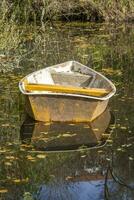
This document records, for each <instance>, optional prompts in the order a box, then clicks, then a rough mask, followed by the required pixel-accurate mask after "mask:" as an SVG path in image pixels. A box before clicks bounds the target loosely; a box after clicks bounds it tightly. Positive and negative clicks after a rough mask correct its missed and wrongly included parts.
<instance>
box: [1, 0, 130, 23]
mask: <svg viewBox="0 0 134 200" xmlns="http://www.w3.org/2000/svg"><path fill="white" fill-rule="evenodd" d="M133 13H134V1H132V0H118V1H117V0H71V1H70V0H1V1H0V20H4V21H5V20H7V21H14V22H16V23H19V24H20V23H23V24H24V23H28V22H34V23H44V22H46V21H48V20H50V21H54V20H83V21H102V20H104V21H105V20H107V21H109V20H114V21H119V20H133V19H134V14H133Z"/></svg>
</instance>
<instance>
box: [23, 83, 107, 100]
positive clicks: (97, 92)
mask: <svg viewBox="0 0 134 200" xmlns="http://www.w3.org/2000/svg"><path fill="white" fill-rule="evenodd" d="M25 90H26V91H28V92H33V91H51V92H56V93H67V94H81V95H88V96H96V97H101V96H105V95H107V94H108V93H109V92H110V91H109V90H107V89H103V88H80V87H71V86H69V87H67V86H61V85H49V84H30V83H29V84H27V83H25Z"/></svg>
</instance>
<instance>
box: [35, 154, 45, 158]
mask: <svg viewBox="0 0 134 200" xmlns="http://www.w3.org/2000/svg"><path fill="white" fill-rule="evenodd" d="M36 157H37V158H46V155H44V154H38V155H37V156H36Z"/></svg>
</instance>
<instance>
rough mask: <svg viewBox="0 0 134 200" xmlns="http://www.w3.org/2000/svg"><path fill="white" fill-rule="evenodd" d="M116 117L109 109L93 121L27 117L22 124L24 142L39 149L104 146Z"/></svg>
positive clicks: (53, 149) (55, 149)
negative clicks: (59, 121)
mask: <svg viewBox="0 0 134 200" xmlns="http://www.w3.org/2000/svg"><path fill="white" fill-rule="evenodd" d="M113 122H114V118H113V116H112V114H111V112H110V111H109V110H108V109H107V110H105V112H104V113H103V114H102V115H100V116H99V117H98V118H97V119H96V120H94V121H93V122H91V123H58V122H57V123H56V122H54V123H53V122H52V123H44V122H37V121H34V120H32V119H31V118H27V119H26V120H25V121H24V123H23V124H22V126H21V131H20V137H21V140H22V143H27V144H32V145H33V146H34V148H35V149H37V150H45V151H64V150H77V149H81V148H91V147H96V146H102V145H104V144H105V142H106V140H107V138H108V137H109V135H110V133H111V128H110V127H111V126H110V125H112V124H113Z"/></svg>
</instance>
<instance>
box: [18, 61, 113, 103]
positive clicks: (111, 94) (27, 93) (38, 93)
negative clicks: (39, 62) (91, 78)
mask: <svg viewBox="0 0 134 200" xmlns="http://www.w3.org/2000/svg"><path fill="white" fill-rule="evenodd" d="M70 62H72V63H73V62H75V63H76V64H79V65H81V66H82V67H84V68H87V69H88V70H90V71H91V72H93V73H95V74H97V75H99V76H101V77H102V78H103V79H105V80H106V81H107V82H108V83H109V85H110V86H111V87H112V90H111V91H110V92H109V94H107V95H106V96H104V97H96V96H88V95H81V94H71V93H70V94H67V93H56V92H51V91H50V92H48V91H45V92H38V91H36V92H26V91H25V90H24V89H23V84H24V80H25V79H27V78H28V77H29V76H31V75H34V74H36V73H37V72H40V71H43V70H45V69H50V68H53V67H56V66H57V65H58V64H56V65H52V66H50V67H46V68H43V69H40V70H37V71H35V72H32V73H30V74H28V75H27V76H25V77H24V78H23V79H21V80H20V82H19V89H20V91H21V92H22V93H23V94H24V95H28V96H33V95H44V96H45V95H51V96H71V97H82V98H86V99H96V100H100V101H103V100H108V99H110V98H111V97H112V96H113V95H114V94H115V92H116V87H115V85H114V84H113V83H112V82H111V81H110V80H109V79H108V78H107V77H105V76H104V75H102V74H101V73H99V72H97V71H95V70H94V69H92V68H89V67H87V66H85V65H83V64H81V63H79V62H77V61H67V62H64V63H60V65H63V64H65V63H70Z"/></svg>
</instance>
